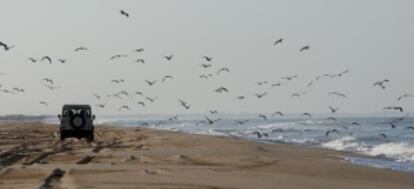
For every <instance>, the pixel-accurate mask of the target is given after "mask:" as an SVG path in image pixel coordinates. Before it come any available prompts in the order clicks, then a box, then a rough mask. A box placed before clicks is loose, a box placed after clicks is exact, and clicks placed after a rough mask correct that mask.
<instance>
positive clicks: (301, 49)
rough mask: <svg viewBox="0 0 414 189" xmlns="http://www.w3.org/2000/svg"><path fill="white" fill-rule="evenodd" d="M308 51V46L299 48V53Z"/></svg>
mask: <svg viewBox="0 0 414 189" xmlns="http://www.w3.org/2000/svg"><path fill="white" fill-rule="evenodd" d="M309 49H310V46H304V47H302V48H300V49H299V51H300V52H302V51H306V50H309Z"/></svg>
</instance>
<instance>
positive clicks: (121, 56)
mask: <svg viewBox="0 0 414 189" xmlns="http://www.w3.org/2000/svg"><path fill="white" fill-rule="evenodd" d="M124 57H128V55H126V54H116V55H114V56H111V58H109V59H111V60H114V59H117V58H124Z"/></svg>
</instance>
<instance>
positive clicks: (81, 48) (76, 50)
mask: <svg viewBox="0 0 414 189" xmlns="http://www.w3.org/2000/svg"><path fill="white" fill-rule="evenodd" d="M87 50H88V48H86V47H83V46H82V47H77V48H75V49H74V50H73V51H75V52H79V51H87Z"/></svg>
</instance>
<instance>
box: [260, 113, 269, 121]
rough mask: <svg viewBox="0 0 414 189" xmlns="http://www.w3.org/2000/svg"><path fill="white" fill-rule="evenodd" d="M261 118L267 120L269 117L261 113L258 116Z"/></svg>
mask: <svg viewBox="0 0 414 189" xmlns="http://www.w3.org/2000/svg"><path fill="white" fill-rule="evenodd" d="M258 117H259V118H262V119H263V120H265V121H267V117H266V115H264V114H259V116H258Z"/></svg>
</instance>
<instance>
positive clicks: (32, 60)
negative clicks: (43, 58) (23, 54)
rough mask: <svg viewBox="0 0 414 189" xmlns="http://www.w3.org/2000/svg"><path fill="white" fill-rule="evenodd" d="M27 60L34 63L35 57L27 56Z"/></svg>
mask: <svg viewBox="0 0 414 189" xmlns="http://www.w3.org/2000/svg"><path fill="white" fill-rule="evenodd" d="M27 60H29V61H30V62H33V63H36V62H37V59H35V58H32V57H30V58H28V59H27Z"/></svg>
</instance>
